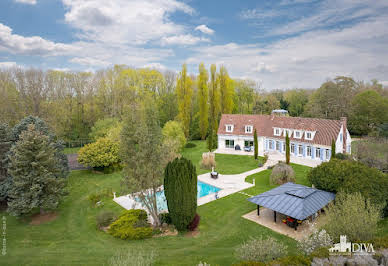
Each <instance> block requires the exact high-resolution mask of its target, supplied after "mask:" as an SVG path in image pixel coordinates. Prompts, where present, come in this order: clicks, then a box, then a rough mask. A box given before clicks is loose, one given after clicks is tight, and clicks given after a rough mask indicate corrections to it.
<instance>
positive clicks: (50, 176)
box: [8, 125, 65, 216]
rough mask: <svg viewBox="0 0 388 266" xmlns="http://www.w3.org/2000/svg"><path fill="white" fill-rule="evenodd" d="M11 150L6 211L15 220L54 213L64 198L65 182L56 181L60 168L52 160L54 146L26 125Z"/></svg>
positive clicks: (33, 127) (62, 180) (56, 160)
mask: <svg viewBox="0 0 388 266" xmlns="http://www.w3.org/2000/svg"><path fill="white" fill-rule="evenodd" d="M18 138H19V140H18V142H17V143H16V144H15V145H14V146H13V147H12V148H11V155H10V157H9V158H10V162H9V165H8V172H9V173H10V174H11V176H12V178H13V185H12V188H11V189H10V191H9V194H8V196H9V199H8V211H9V212H10V213H11V214H12V215H15V216H19V215H23V214H29V213H31V212H32V211H33V210H35V209H37V208H39V209H40V211H41V213H43V212H44V211H45V210H48V209H56V208H57V206H58V203H59V200H60V198H61V197H62V196H63V195H64V187H65V180H64V179H62V178H58V176H59V173H60V171H61V168H60V167H58V158H57V157H55V147H54V143H52V142H51V143H50V139H49V137H48V136H46V135H44V134H42V133H41V132H39V131H38V130H35V126H34V125H29V126H28V129H27V130H26V131H23V132H22V133H21V134H20V135H19V136H18Z"/></svg>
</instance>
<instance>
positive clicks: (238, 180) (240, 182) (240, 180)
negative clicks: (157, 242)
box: [113, 160, 277, 210]
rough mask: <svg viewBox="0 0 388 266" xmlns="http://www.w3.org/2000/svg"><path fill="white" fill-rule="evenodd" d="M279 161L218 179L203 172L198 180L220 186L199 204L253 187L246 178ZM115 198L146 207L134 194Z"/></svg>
mask: <svg viewBox="0 0 388 266" xmlns="http://www.w3.org/2000/svg"><path fill="white" fill-rule="evenodd" d="M276 163H277V161H274V160H268V161H267V162H266V163H265V165H264V166H263V167H260V168H256V169H253V170H250V171H247V172H244V173H241V174H236V175H222V174H219V175H218V178H217V179H213V178H211V177H210V172H209V173H206V174H202V175H199V176H198V181H201V182H203V183H206V184H209V185H212V186H215V187H217V188H220V189H221V190H219V191H218V192H216V193H212V194H209V195H206V196H203V197H200V198H198V200H197V204H198V206H201V205H203V204H206V203H209V202H211V201H214V200H217V199H218V198H222V197H226V196H228V195H230V194H233V193H236V192H239V191H242V190H245V189H247V188H250V187H253V186H254V184H251V183H247V182H245V178H246V177H247V176H250V175H253V174H256V173H258V172H261V171H264V170H266V169H267V167H268V166H272V165H275V164H276ZM113 200H114V201H115V202H116V203H117V204H119V205H120V206H122V207H123V208H125V209H127V210H130V209H144V210H145V208H144V207H143V206H142V205H141V204H140V203H139V202H137V201H136V200H135V199H134V197H133V195H132V194H129V195H125V196H120V197H114V198H113Z"/></svg>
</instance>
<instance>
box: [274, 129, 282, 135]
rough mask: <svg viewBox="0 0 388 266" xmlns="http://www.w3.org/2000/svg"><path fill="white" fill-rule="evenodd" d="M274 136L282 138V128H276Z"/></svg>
mask: <svg viewBox="0 0 388 266" xmlns="http://www.w3.org/2000/svg"><path fill="white" fill-rule="evenodd" d="M273 134H274V135H275V136H281V134H282V130H281V129H280V128H276V127H275V128H274V132H273Z"/></svg>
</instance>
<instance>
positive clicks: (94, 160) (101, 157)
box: [78, 138, 120, 170]
mask: <svg viewBox="0 0 388 266" xmlns="http://www.w3.org/2000/svg"><path fill="white" fill-rule="evenodd" d="M78 162H79V163H80V164H82V165H84V166H90V167H93V168H94V169H96V170H103V169H104V168H107V167H110V166H113V165H117V164H119V163H120V159H119V144H118V143H116V142H113V141H112V140H110V139H109V138H99V139H98V140H97V141H96V142H94V143H90V144H87V145H85V146H84V147H82V148H81V149H80V150H79V152H78Z"/></svg>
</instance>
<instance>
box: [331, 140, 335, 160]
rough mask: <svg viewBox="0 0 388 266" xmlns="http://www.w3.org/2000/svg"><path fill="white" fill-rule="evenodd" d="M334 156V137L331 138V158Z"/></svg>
mask: <svg viewBox="0 0 388 266" xmlns="http://www.w3.org/2000/svg"><path fill="white" fill-rule="evenodd" d="M334 158H335V141H334V139H332V140H331V158H330V160H331V159H334Z"/></svg>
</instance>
